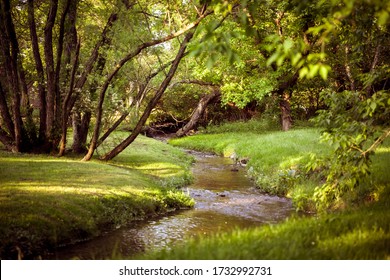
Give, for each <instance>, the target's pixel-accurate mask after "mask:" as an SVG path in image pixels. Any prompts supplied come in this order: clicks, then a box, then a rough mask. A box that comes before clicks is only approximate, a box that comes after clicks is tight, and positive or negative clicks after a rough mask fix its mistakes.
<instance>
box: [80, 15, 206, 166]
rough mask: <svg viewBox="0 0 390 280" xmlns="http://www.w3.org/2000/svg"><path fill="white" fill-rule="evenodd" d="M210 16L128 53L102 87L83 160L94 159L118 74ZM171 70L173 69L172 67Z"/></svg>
mask: <svg viewBox="0 0 390 280" xmlns="http://www.w3.org/2000/svg"><path fill="white" fill-rule="evenodd" d="M209 14H210V12H206V11H203V14H201V15H200V16H199V17H198V18H197V20H196V21H195V22H193V23H191V24H189V25H187V26H186V27H185V28H183V29H181V30H179V31H177V32H175V33H172V34H170V35H168V36H166V37H163V38H161V39H156V40H152V41H149V42H146V43H143V44H141V45H139V46H138V47H137V48H136V49H135V50H134V51H132V52H130V53H128V54H127V55H126V56H125V57H124V58H123V59H122V60H121V61H119V63H118V64H117V65H116V66H115V67H114V69H113V70H112V72H111V73H110V74H109V75H108V77H107V79H106V81H105V82H104V84H103V85H102V88H101V90H100V94H99V102H98V106H97V109H96V123H95V127H94V131H93V136H92V139H91V143H90V146H89V149H88V153H87V154H86V155H85V157H84V158H83V161H88V160H90V159H91V158H92V155H93V153H94V152H95V149H96V145H97V142H98V139H99V134H100V126H101V122H102V115H103V103H104V99H105V94H106V91H107V88H108V86H109V85H110V84H111V81H112V79H113V78H114V77H115V76H116V74H117V73H118V72H119V70H120V69H121V68H122V67H123V66H124V65H125V64H126V63H127V62H128V61H130V60H131V59H133V58H134V57H136V56H137V55H138V54H140V53H141V52H142V51H143V50H144V49H146V48H149V47H152V46H155V45H159V44H162V43H164V42H167V41H169V40H172V39H174V38H176V37H178V36H180V35H182V34H184V33H185V32H187V31H188V30H190V29H193V28H195V27H196V26H198V24H199V23H200V22H201V20H202V19H203V18H205V17H206V16H207V15H209ZM171 69H172V67H171ZM145 121H146V120H145ZM141 128H142V127H141Z"/></svg>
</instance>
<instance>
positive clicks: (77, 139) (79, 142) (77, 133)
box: [72, 112, 92, 154]
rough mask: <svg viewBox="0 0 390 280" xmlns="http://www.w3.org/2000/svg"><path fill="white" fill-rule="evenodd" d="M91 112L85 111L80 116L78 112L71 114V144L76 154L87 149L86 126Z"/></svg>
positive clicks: (87, 126)
mask: <svg viewBox="0 0 390 280" xmlns="http://www.w3.org/2000/svg"><path fill="white" fill-rule="evenodd" d="M91 115H92V114H91V112H86V113H84V114H83V116H82V117H81V114H80V113H79V112H77V113H74V114H73V118H72V119H73V120H72V125H73V145H72V150H73V152H74V153H76V154H82V153H85V152H86V151H87V148H86V146H87V145H86V144H87V137H88V128H89V123H90V121H91Z"/></svg>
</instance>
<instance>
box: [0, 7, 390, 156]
mask: <svg viewBox="0 0 390 280" xmlns="http://www.w3.org/2000/svg"><path fill="white" fill-rule="evenodd" d="M389 9H390V7H389V4H388V3H386V2H383V1H379V0H377V1H365V0H356V1H355V0H344V1H336V0H333V1H282V0H277V1H268V0H264V1H260V0H259V1H255V0H254V1H142V0H138V1H131V0H121V1H119V0H118V1H87V0H85V1H81V0H63V1H58V0H51V1H32V0H29V1H26V0H23V1H1V13H0V16H1V17H0V28H1V37H0V43H1V44H0V48H1V53H0V62H1V65H0V112H1V120H0V125H1V126H0V141H1V143H2V144H3V145H4V146H5V147H6V148H7V149H8V150H12V151H15V152H34V153H57V154H58V155H60V156H62V155H64V154H65V153H66V151H70V150H72V151H73V152H75V153H84V154H85V157H84V160H89V159H91V157H92V155H93V153H94V151H95V150H96V148H97V147H98V146H99V145H100V144H101V143H103V142H104V140H105V139H106V138H107V136H108V135H109V134H110V133H111V132H112V131H115V130H116V129H118V128H121V129H123V128H125V129H127V130H129V131H130V133H129V136H128V137H127V138H125V139H122V141H120V143H118V145H117V146H116V147H115V148H114V149H112V150H111V151H109V152H107V153H106V154H105V155H102V156H101V158H102V159H105V160H108V159H112V158H113V157H115V156H116V155H118V154H119V153H120V152H121V151H123V149H124V148H126V147H127V146H128V145H130V144H131V143H132V142H133V141H134V139H135V138H136V137H137V135H138V134H139V133H141V132H143V131H145V130H148V131H149V132H153V131H159V130H162V131H167V130H169V131H175V132H176V133H177V135H178V136H183V135H185V134H187V133H189V132H190V131H191V130H193V129H196V128H197V127H198V126H200V125H202V126H206V125H207V124H210V123H220V122H224V121H226V120H241V119H250V118H263V119H265V118H267V119H269V120H270V121H277V122H279V125H280V129H282V130H289V129H290V128H291V126H292V125H293V123H294V122H295V123H297V122H298V123H299V121H302V120H308V119H311V118H312V117H314V116H316V117H317V119H316V120H317V123H318V124H319V125H320V126H321V127H325V128H327V131H328V132H329V134H328V136H326V137H328V138H332V139H333V140H332V139H331V140H332V141H333V142H337V143H339V144H338V145H339V146H340V147H342V148H345V147H347V146H348V147H350V148H351V147H352V148H353V150H355V151H357V152H360V154H362V155H364V157H365V156H366V155H367V154H368V153H369V152H370V151H372V150H374V148H375V147H376V146H377V145H379V144H380V143H381V142H382V141H383V139H384V138H386V137H387V136H388V135H389V129H388V128H387V130H386V127H388V124H389V109H388V108H389V99H388V98H389V95H388V89H389V86H390V83H389V73H390V69H389V63H388V62H389V59H390V56H389V53H390V52H389V48H390V42H389V41H390V38H389V36H388V32H389V29H388V27H389V20H388V17H389ZM146 126H148V127H149V129H146V128H145V127H146ZM69 128H73V129H72V130H69ZM384 128H385V129H384ZM69 131H71V133H73V141H72V143H73V145H72V147H68V146H67V138H68V133H69ZM378 134H379V135H378ZM378 137H379V138H378ZM87 139H88V141H87ZM369 139H372V141H373V142H371V144H367V141H368V140H369ZM367 148H368V150H367Z"/></svg>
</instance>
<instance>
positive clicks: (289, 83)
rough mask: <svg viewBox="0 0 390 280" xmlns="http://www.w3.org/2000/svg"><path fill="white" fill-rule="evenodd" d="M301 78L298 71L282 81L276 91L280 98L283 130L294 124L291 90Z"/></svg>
mask: <svg viewBox="0 0 390 280" xmlns="http://www.w3.org/2000/svg"><path fill="white" fill-rule="evenodd" d="M298 78H299V73H298V71H297V72H295V74H293V75H292V76H290V77H289V78H288V79H287V80H285V81H283V82H281V83H280V84H279V86H278V88H277V90H276V91H275V93H276V95H277V97H278V98H279V108H280V122H281V125H282V130H283V131H287V130H289V129H290V128H291V126H292V117H291V107H290V97H291V94H290V93H289V92H288V91H290V89H291V87H293V86H294V85H295V84H296V83H297V81H298Z"/></svg>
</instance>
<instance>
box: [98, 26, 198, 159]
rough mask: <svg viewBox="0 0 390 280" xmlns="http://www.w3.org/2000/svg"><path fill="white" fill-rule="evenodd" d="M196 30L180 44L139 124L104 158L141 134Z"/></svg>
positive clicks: (117, 152) (109, 157)
mask: <svg viewBox="0 0 390 280" xmlns="http://www.w3.org/2000/svg"><path fill="white" fill-rule="evenodd" d="M194 32H195V31H190V32H189V33H187V35H186V36H185V38H184V40H183V42H182V43H181V45H180V49H179V52H178V53H177V55H176V57H175V60H174V61H173V63H172V66H171V68H170V69H169V72H168V74H167V76H166V77H165V79H164V81H163V82H162V83H161V85H160V87H159V89H158V90H157V92H156V94H155V95H154V97H153V98H152V99H151V100H150V102H149V103H148V106H147V107H146V109H145V111H144V113H143V114H142V116H141V118H140V119H139V121H138V123H137V125H136V126H135V128H134V130H133V131H132V133H131V134H130V136H129V137H127V138H126V139H125V140H124V141H122V142H121V143H120V144H119V145H118V146H116V147H115V148H114V149H113V150H112V151H110V152H108V153H107V154H105V155H104V156H102V157H101V159H103V160H110V159H113V158H114V157H116V156H117V155H118V154H120V153H121V152H122V151H123V150H124V149H126V148H127V147H128V146H129V145H130V144H131V143H133V141H134V140H135V139H136V138H137V136H138V135H139V134H140V132H141V130H142V128H143V126H144V124H145V122H146V120H147V119H148V118H149V116H150V113H151V112H152V110H153V108H155V106H156V105H157V103H158V101H159V100H160V99H161V97H162V95H163V94H164V92H165V90H166V89H167V87H168V85H169V83H170V82H171V80H172V78H173V76H174V75H175V73H176V70H177V68H178V67H179V64H180V61H181V59H182V58H183V56H184V53H185V50H186V48H187V44H188V43H189V42H190V41H191V39H192V37H193V36H194Z"/></svg>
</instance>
